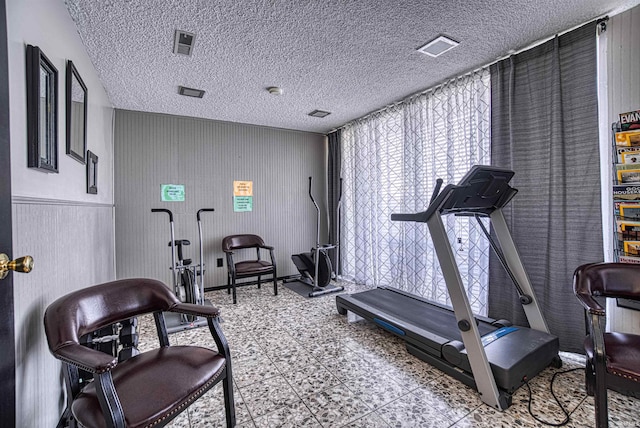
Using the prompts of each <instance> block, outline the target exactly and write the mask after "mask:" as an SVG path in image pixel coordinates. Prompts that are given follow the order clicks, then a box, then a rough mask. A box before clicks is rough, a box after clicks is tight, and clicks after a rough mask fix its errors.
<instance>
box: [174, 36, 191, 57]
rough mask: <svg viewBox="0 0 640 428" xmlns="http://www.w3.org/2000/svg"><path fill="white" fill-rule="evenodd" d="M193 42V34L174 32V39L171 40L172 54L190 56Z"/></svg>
mask: <svg viewBox="0 0 640 428" xmlns="http://www.w3.org/2000/svg"><path fill="white" fill-rule="evenodd" d="M195 41H196V35H195V34H193V33H189V32H187V31H182V30H176V34H175V38H174V40H173V53H174V54H180V55H186V56H191V52H192V51H193V44H194V43H195Z"/></svg>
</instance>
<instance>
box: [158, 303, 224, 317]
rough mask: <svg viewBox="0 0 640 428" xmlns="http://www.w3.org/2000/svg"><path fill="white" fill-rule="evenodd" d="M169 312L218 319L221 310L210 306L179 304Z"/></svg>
mask: <svg viewBox="0 0 640 428" xmlns="http://www.w3.org/2000/svg"><path fill="white" fill-rule="evenodd" d="M168 312H177V313H182V314H187V315H196V316H199V317H205V318H217V317H219V316H220V309H218V308H216V307H213V306H208V305H195V304H193V303H178V304H176V305H173V306H172V307H171V308H169V310H168Z"/></svg>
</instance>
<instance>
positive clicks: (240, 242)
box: [222, 235, 264, 251]
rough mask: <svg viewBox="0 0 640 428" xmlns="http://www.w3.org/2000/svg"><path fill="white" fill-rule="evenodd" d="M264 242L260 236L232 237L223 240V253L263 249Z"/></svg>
mask: <svg viewBox="0 0 640 428" xmlns="http://www.w3.org/2000/svg"><path fill="white" fill-rule="evenodd" d="M263 246H264V241H263V240H262V238H261V237H259V236H258V235H230V236H225V237H224V239H223V240H222V251H233V250H239V249H241V248H253V247H263Z"/></svg>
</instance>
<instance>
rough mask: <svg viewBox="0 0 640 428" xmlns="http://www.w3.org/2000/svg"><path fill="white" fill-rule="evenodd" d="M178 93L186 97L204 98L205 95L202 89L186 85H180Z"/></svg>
mask: <svg viewBox="0 0 640 428" xmlns="http://www.w3.org/2000/svg"><path fill="white" fill-rule="evenodd" d="M178 93H179V94H180V95H184V96H185V97H194V98H202V97H204V91H203V90H202V89H193V88H186V87H184V86H178Z"/></svg>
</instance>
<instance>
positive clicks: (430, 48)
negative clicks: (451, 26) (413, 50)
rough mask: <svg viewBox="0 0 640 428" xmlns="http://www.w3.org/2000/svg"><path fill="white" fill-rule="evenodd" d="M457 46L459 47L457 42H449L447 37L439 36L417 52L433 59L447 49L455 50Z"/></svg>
mask: <svg viewBox="0 0 640 428" xmlns="http://www.w3.org/2000/svg"><path fill="white" fill-rule="evenodd" d="M458 45H459V43H458V42H456V41H454V40H451V39H450V38H448V37H445V36H440V37H437V38H435V39H433V40H431V41H430V42H429V43H427V44H426V45H424V46H423V47H421V48H420V49H418V52H422V53H423V54H426V55H429V56H432V57H434V58H435V57H437V56H440V55H442V54H443V53H445V52H446V51H448V50H449V49H453V48H455V47H456V46H458Z"/></svg>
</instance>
